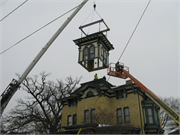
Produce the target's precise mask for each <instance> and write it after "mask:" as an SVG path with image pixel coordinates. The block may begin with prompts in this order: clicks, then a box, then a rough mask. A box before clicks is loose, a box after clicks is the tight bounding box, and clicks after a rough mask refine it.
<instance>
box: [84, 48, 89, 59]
mask: <svg viewBox="0 0 180 135" xmlns="http://www.w3.org/2000/svg"><path fill="white" fill-rule="evenodd" d="M83 58H84V60H88V48H87V47H86V48H84V51H83Z"/></svg>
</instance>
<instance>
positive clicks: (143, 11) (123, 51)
mask: <svg viewBox="0 0 180 135" xmlns="http://www.w3.org/2000/svg"><path fill="white" fill-rule="evenodd" d="M150 2H151V0H149V2H148V4H147V6H146V8H145V9H144V11H143V13H142V15H141V17H140V19H139V21H138V23H137V25H136V27H135V28H134V31H133V32H132V34H131V36H130V38H129V40H128V42H127V44H126V46H125V48H124V50H123V52H122V53H121V55H120V57H119V59H118V61H119V60H120V59H121V57H122V55H123V53H124V51H125V50H126V48H127V46H128V44H129V42H130V40H131V38H132V36H133V35H134V33H135V31H136V29H137V27H138V25H139V23H140V21H141V19H142V17H143V15H144V13H145V12H146V9H147V8H148V6H149V4H150Z"/></svg>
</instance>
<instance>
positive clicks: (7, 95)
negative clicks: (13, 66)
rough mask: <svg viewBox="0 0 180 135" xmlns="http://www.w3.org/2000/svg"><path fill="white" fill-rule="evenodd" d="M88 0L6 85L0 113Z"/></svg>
mask: <svg viewBox="0 0 180 135" xmlns="http://www.w3.org/2000/svg"><path fill="white" fill-rule="evenodd" d="M87 1H88V0H84V1H83V2H82V3H81V4H80V5H79V6H78V7H77V9H76V10H75V11H74V12H73V13H72V15H71V16H70V17H69V18H67V20H66V21H65V22H64V23H63V25H62V26H61V27H60V28H59V29H58V31H57V32H56V33H55V34H54V35H53V36H52V38H51V39H50V40H49V41H48V43H47V44H46V45H45V46H44V47H43V48H42V50H41V51H40V52H39V53H38V55H37V56H36V57H35V59H34V60H33V61H32V62H31V64H30V65H29V66H28V68H27V69H26V70H25V72H24V73H23V74H22V75H21V77H20V78H19V80H18V81H17V80H15V79H13V80H12V82H11V83H10V84H9V85H8V87H7V88H6V89H5V91H4V92H3V93H2V94H1V97H0V100H1V115H2V113H3V111H4V109H5V108H6V106H7V104H8V102H9V101H10V99H11V98H12V96H13V95H14V93H15V92H16V91H17V89H18V88H19V87H20V84H21V83H22V82H23V80H24V79H25V78H26V76H27V75H28V74H29V72H30V71H31V70H32V68H33V67H34V66H35V65H36V63H37V62H38V61H39V59H40V58H41V57H42V56H43V54H44V53H45V52H46V50H47V49H48V48H49V47H50V45H51V44H52V43H53V42H54V40H55V39H56V38H57V37H58V36H59V34H60V33H61V32H62V31H63V29H64V28H65V27H66V26H67V25H68V23H69V22H70V21H71V20H72V18H73V17H74V16H75V15H76V14H77V13H78V11H79V10H80V9H81V8H82V7H83V6H84V5H85V3H86V2H87Z"/></svg>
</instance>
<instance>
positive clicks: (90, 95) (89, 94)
mask: <svg viewBox="0 0 180 135" xmlns="http://www.w3.org/2000/svg"><path fill="white" fill-rule="evenodd" d="M93 95H94V94H93V92H92V91H89V92H88V93H87V95H86V97H92V96H93Z"/></svg>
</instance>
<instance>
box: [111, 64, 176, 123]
mask: <svg viewBox="0 0 180 135" xmlns="http://www.w3.org/2000/svg"><path fill="white" fill-rule="evenodd" d="M112 65H115V63H110V64H109V68H108V75H110V76H114V77H118V78H123V79H126V78H128V77H129V78H130V79H131V80H132V81H133V82H134V83H135V84H136V85H137V86H139V87H140V88H141V89H142V90H143V91H144V92H145V95H146V96H147V97H149V98H150V99H151V100H152V101H153V102H154V103H156V104H157V105H158V106H159V107H160V108H162V109H163V110H164V111H165V112H166V113H167V114H168V115H169V116H170V117H171V118H172V119H173V120H174V123H175V124H178V125H179V114H178V113H177V112H175V111H174V110H173V109H171V108H170V107H169V106H168V105H167V104H166V103H164V102H163V101H162V100H161V99H160V98H158V97H157V96H156V95H155V94H154V93H153V92H152V91H151V90H149V89H148V88H146V87H145V86H144V85H143V84H142V83H141V82H139V81H138V80H137V79H136V78H134V77H133V76H132V75H131V74H130V73H129V68H128V67H126V66H124V64H123V63H120V65H121V66H122V67H123V68H122V69H121V70H119V71H118V70H117V69H116V68H117V67H115V66H112Z"/></svg>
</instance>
